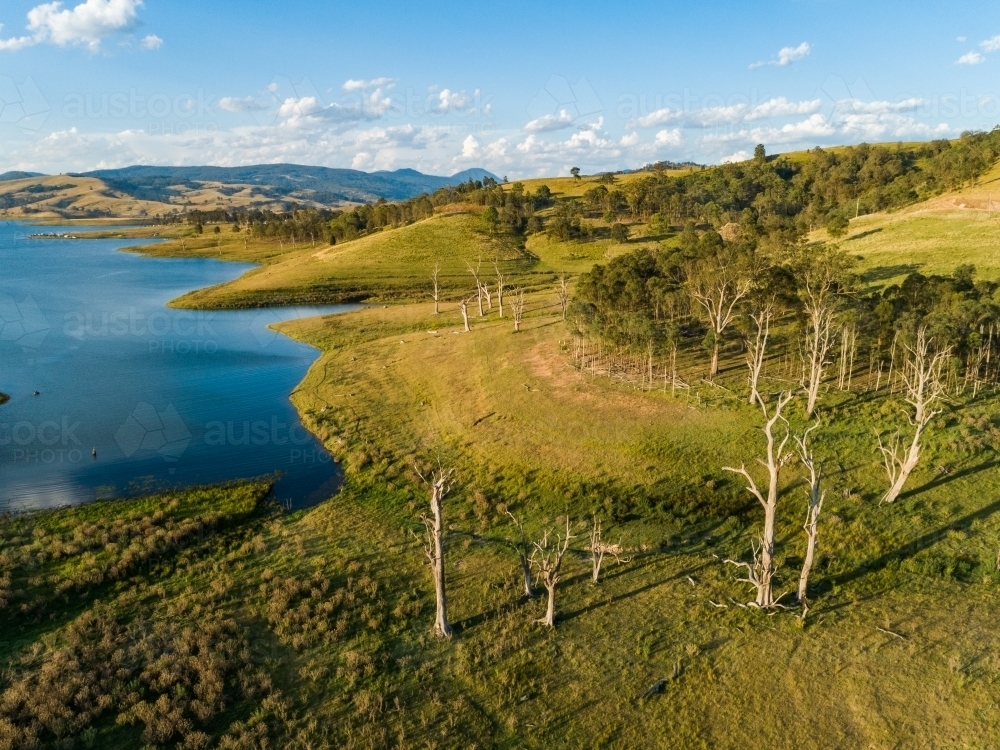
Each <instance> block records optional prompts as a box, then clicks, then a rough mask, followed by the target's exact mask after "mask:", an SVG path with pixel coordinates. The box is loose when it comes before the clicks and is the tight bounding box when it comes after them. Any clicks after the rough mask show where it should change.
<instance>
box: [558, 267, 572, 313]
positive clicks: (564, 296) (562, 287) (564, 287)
mask: <svg viewBox="0 0 1000 750" xmlns="http://www.w3.org/2000/svg"><path fill="white" fill-rule="evenodd" d="M557 294H558V295H559V308H560V309H561V310H562V319H563V320H566V311H567V310H568V309H569V283H568V282H567V281H566V277H565V276H560V277H559V289H558V290H557Z"/></svg>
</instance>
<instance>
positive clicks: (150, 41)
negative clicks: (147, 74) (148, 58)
mask: <svg viewBox="0 0 1000 750" xmlns="http://www.w3.org/2000/svg"><path fill="white" fill-rule="evenodd" d="M141 44H142V48H143V49H159V48H160V47H162V46H163V40H162V39H160V37H158V36H157V35H156V34H150V35H149V36H147V37H145V38H144V39H143V40H142V42H141Z"/></svg>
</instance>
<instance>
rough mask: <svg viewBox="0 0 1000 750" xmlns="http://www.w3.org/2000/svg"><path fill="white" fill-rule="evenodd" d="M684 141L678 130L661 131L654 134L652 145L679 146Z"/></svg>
mask: <svg viewBox="0 0 1000 750" xmlns="http://www.w3.org/2000/svg"><path fill="white" fill-rule="evenodd" d="M683 141H684V134H683V133H682V132H681V129H680V128H674V129H673V130H661V131H660V132H659V133H657V134H656V138H654V139H653V143H654V144H655V145H657V146H680V145H681V143H682V142H683Z"/></svg>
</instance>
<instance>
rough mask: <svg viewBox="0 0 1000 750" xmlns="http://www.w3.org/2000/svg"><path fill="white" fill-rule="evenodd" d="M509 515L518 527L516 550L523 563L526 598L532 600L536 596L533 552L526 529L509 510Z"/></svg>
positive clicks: (522, 571)
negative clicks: (532, 569) (533, 582)
mask: <svg viewBox="0 0 1000 750" xmlns="http://www.w3.org/2000/svg"><path fill="white" fill-rule="evenodd" d="M507 515H508V516H510V520H511V521H513V522H514V526H516V527H517V533H518V534H519V535H520V537H521V538H520V541H518V542H516V543H515V544H514V549H516V550H517V559H518V562H519V563H521V573H522V575H523V576H524V596H525V598H527V599H531V598H533V597H534V596H535V592H534V591H533V590H532V580H531V552H530V548H529V545H528V537H526V536H525V535H524V527H523V526H522V525H521V522H520V521H518V520H517V518H515V517H514V514H513V513H511V512H510V511H509V510H508V511H507Z"/></svg>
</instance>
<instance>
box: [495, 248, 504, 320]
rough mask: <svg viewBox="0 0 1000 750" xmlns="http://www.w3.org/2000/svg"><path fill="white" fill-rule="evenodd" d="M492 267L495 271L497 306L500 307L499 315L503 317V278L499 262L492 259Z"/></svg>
mask: <svg viewBox="0 0 1000 750" xmlns="http://www.w3.org/2000/svg"><path fill="white" fill-rule="evenodd" d="M493 268H495V269H496V272H497V306H498V307H499V308H500V317H501V318H502V317H503V290H504V282H505V278H504V275H503V273H501V271H500V263H499V262H497V261H493Z"/></svg>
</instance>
